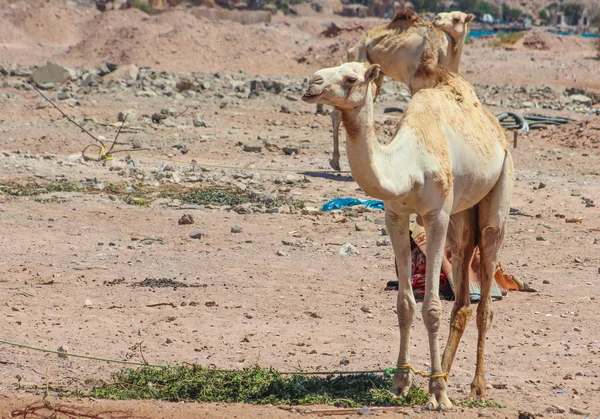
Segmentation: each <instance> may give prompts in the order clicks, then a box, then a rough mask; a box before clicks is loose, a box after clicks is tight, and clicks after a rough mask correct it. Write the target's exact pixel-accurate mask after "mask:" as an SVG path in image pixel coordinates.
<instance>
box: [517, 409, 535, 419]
mask: <svg viewBox="0 0 600 419" xmlns="http://www.w3.org/2000/svg"><path fill="white" fill-rule="evenodd" d="M519 419H535V415H534V414H533V413H531V412H525V411H523V410H519Z"/></svg>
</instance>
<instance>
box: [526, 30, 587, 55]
mask: <svg viewBox="0 0 600 419" xmlns="http://www.w3.org/2000/svg"><path fill="white" fill-rule="evenodd" d="M591 43H592V41H590V39H588V38H583V37H581V36H560V35H554V34H552V33H549V32H545V31H539V30H532V31H529V32H527V33H526V34H525V36H524V38H523V46H524V47H525V48H527V49H535V50H550V51H555V52H573V51H581V50H589V49H590V48H591V47H592V45H591Z"/></svg>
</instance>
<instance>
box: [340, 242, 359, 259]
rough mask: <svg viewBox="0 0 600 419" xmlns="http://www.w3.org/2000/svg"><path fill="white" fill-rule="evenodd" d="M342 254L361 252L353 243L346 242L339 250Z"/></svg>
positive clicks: (357, 253) (348, 254)
mask: <svg viewBox="0 0 600 419" xmlns="http://www.w3.org/2000/svg"><path fill="white" fill-rule="evenodd" d="M338 253H339V255H340V256H350V255H360V252H359V251H358V249H357V248H356V246H354V245H353V244H352V243H344V244H343V245H342V246H341V247H340V250H339V252H338Z"/></svg>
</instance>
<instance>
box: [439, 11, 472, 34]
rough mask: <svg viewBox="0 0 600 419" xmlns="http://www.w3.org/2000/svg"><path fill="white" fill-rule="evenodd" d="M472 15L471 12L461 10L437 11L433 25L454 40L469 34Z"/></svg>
mask: <svg viewBox="0 0 600 419" xmlns="http://www.w3.org/2000/svg"><path fill="white" fill-rule="evenodd" d="M474 17H475V16H473V15H472V14H471V13H469V14H466V13H463V12H448V13H438V14H437V15H436V16H435V20H434V21H433V26H435V27H436V28H438V29H440V30H442V31H444V32H445V33H446V34H448V36H449V37H450V38H452V39H454V40H456V39H458V38H462V39H465V38H466V37H467V35H468V34H469V23H471V21H472V20H473V18H474Z"/></svg>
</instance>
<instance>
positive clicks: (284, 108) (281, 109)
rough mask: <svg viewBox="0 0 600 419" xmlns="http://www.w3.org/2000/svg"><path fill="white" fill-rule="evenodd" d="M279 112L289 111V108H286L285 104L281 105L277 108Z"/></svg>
mask: <svg viewBox="0 0 600 419" xmlns="http://www.w3.org/2000/svg"><path fill="white" fill-rule="evenodd" d="M279 112H281V113H290V108H288V107H287V106H285V105H281V108H280V109H279Z"/></svg>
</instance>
